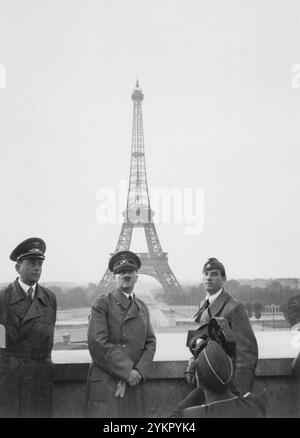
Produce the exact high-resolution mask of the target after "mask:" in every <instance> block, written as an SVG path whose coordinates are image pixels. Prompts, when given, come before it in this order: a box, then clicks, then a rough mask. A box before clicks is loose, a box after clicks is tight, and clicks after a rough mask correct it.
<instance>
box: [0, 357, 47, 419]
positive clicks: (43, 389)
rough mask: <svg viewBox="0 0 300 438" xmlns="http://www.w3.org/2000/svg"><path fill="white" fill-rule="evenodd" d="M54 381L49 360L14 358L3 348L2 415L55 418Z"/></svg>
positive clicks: (0, 378) (0, 372)
mask: <svg viewBox="0 0 300 438" xmlns="http://www.w3.org/2000/svg"><path fill="white" fill-rule="evenodd" d="M52 381H53V364H52V362H51V360H50V359H42V360H36V359H29V358H20V357H13V356H10V355H9V354H8V353H6V352H5V351H3V350H2V351H0V417H1V418H50V417H52Z"/></svg>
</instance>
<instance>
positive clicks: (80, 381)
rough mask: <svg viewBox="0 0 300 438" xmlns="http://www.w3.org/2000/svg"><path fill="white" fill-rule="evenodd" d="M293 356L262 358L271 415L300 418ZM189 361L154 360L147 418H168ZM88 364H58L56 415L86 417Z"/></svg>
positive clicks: (262, 389) (259, 387) (299, 383)
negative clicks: (293, 372)
mask: <svg viewBox="0 0 300 438" xmlns="http://www.w3.org/2000/svg"><path fill="white" fill-rule="evenodd" d="M291 365H292V359H259V361H258V366H257V370H256V381H255V387H254V390H255V393H256V394H258V395H260V396H263V397H264V400H265V404H266V412H267V417H273V418H274V417H275V418H279V417H285V418H287V417H298V418H299V417H300V380H299V378H296V377H295V376H293V375H292V372H291ZM185 367H186V362H185V361H177V362H171V361H170V362H167V361H166V362H154V363H153V367H152V372H151V375H150V376H149V378H148V380H147V381H146V383H145V394H146V397H145V412H146V415H145V416H146V417H147V418H149V417H155V418H167V417H168V415H169V413H170V412H171V411H172V409H173V407H174V406H176V404H177V403H178V402H179V401H180V400H181V399H182V398H183V397H184V396H185V395H186V394H187V393H188V392H189V389H188V387H187V385H186V383H185V380H184V377H183V376H184V371H185ZM88 368H89V364H88V363H68V364H67V363H64V364H56V365H55V377H54V394H53V398H54V399H53V416H54V417H68V418H76V417H83V416H84V405H85V394H86V378H87V373H88Z"/></svg>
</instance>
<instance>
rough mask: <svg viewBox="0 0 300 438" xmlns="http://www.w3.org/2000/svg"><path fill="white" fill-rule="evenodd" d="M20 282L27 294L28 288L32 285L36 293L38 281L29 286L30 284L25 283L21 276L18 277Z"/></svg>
mask: <svg viewBox="0 0 300 438" xmlns="http://www.w3.org/2000/svg"><path fill="white" fill-rule="evenodd" d="M18 283H19V285H20V286H21V288H22V289H23V291H24V292H25V293H26V295H27V293H28V289H29V288H30V287H32V289H33V293H34V294H35V288H36V283H34V284H33V285H32V286H29V285H28V284H26V283H24V281H22V280H21V278H20V277H19V278H18Z"/></svg>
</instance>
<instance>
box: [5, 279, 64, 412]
mask: <svg viewBox="0 0 300 438" xmlns="http://www.w3.org/2000/svg"><path fill="white" fill-rule="evenodd" d="M55 321H56V297H55V295H54V293H53V292H51V291H50V290H48V289H46V288H44V287H42V286H40V285H39V284H37V285H36V292H35V298H34V300H33V301H31V300H30V298H29V297H27V296H26V294H25V292H24V291H23V290H22V288H21V286H20V285H19V283H18V281H17V280H16V281H15V282H14V283H12V284H10V285H9V286H7V287H6V288H5V289H4V290H2V291H1V292H0V324H2V325H4V327H5V330H6V333H5V337H6V346H5V348H1V349H0V417H2V418H3V417H4V418H5V417H23V418H24V417H31V418H32V417H50V416H51V412H52V374H53V364H52V362H51V350H52V347H53V340H54V327H55Z"/></svg>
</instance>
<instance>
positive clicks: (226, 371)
mask: <svg viewBox="0 0 300 438" xmlns="http://www.w3.org/2000/svg"><path fill="white" fill-rule="evenodd" d="M196 369H197V376H198V379H199V383H201V385H202V388H203V391H204V394H205V403H204V404H202V405H200V406H193V407H189V408H186V409H184V410H183V416H184V417H193V418H263V417H264V416H265V407H264V405H263V403H262V401H261V400H260V399H259V398H257V397H256V396H254V395H253V394H251V393H250V392H248V393H246V394H243V395H241V394H240V395H237V394H234V393H232V392H231V390H230V382H231V379H232V376H233V363H232V360H231V359H230V357H229V356H227V354H226V353H225V351H224V350H223V348H222V347H221V346H220V345H219V344H218V343H217V342H215V341H209V342H208V344H207V345H206V347H205V348H204V349H202V350H201V352H200V354H199V356H198V358H197V360H196Z"/></svg>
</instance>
